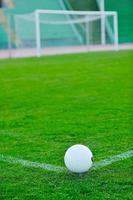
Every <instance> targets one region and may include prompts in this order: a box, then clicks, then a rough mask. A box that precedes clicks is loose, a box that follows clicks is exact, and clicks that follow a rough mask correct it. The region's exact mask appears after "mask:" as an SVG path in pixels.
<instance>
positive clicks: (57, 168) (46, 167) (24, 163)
mask: <svg viewBox="0 0 133 200" xmlns="http://www.w3.org/2000/svg"><path fill="white" fill-rule="evenodd" d="M130 157H133V150H129V151H127V152H124V153H121V154H118V155H114V156H111V157H109V158H107V159H104V160H101V161H98V162H95V163H94V165H93V167H92V170H97V169H100V168H102V167H106V166H108V165H111V164H112V163H115V162H118V161H121V160H124V159H127V158H130ZM0 161H3V162H7V163H11V164H20V165H22V166H25V167H34V168H40V169H44V170H48V171H56V172H62V171H65V170H66V168H65V167H60V166H55V165H51V164H45V163H38V162H33V161H29V160H23V159H17V158H14V157H12V156H4V155H3V154H0Z"/></svg>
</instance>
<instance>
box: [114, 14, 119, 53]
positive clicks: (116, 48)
mask: <svg viewBox="0 0 133 200" xmlns="http://www.w3.org/2000/svg"><path fill="white" fill-rule="evenodd" d="M114 44H115V50H117V51H118V50H119V36H118V15H117V13H115V14H114Z"/></svg>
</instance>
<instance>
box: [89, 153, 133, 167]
mask: <svg viewBox="0 0 133 200" xmlns="http://www.w3.org/2000/svg"><path fill="white" fill-rule="evenodd" d="M130 157H133V150H129V151H126V152H124V153H121V154H118V155H114V156H111V157H109V158H107V159H104V160H101V161H98V162H95V163H94V165H93V168H92V169H93V170H96V169H99V168H102V167H106V166H108V165H111V164H113V163H115V162H118V161H121V160H125V159H127V158H130Z"/></svg>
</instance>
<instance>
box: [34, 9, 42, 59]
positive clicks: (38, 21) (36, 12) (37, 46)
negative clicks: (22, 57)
mask: <svg viewBox="0 0 133 200" xmlns="http://www.w3.org/2000/svg"><path fill="white" fill-rule="evenodd" d="M35 24H36V48H37V51H36V54H37V56H38V57H40V56H41V38H40V20H39V12H38V11H35Z"/></svg>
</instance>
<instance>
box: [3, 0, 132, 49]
mask: <svg viewBox="0 0 133 200" xmlns="http://www.w3.org/2000/svg"><path fill="white" fill-rule="evenodd" d="M1 2H2V1H1ZM99 2H100V1H99V0H86V1H77V0H69V1H68V0H55V1H53V0H38V1H33V0H29V1H28V3H27V0H23V1H18V0H5V1H4V0H3V7H2V8H1V9H0V49H6V48H8V34H9V29H8V23H9V22H8V16H9V15H12V14H25V13H30V12H33V11H34V10H36V9H53V10H71V9H73V10H99ZM132 8H133V1H132V0H127V1H126V4H125V0H119V1H115V0H105V10H107V11H117V12H118V22H119V43H133V20H132V19H133V12H132ZM10 26H11V30H12V37H11V42H12V46H13V47H14V48H15V45H16V44H15V42H16V39H15V34H14V26H15V25H14V23H13V22H11V23H10ZM27 28H29V27H25V30H23V34H24V33H25V32H26V30H27Z"/></svg>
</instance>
